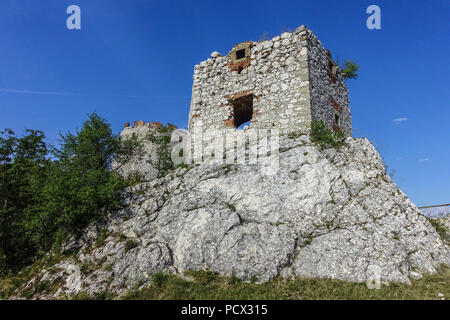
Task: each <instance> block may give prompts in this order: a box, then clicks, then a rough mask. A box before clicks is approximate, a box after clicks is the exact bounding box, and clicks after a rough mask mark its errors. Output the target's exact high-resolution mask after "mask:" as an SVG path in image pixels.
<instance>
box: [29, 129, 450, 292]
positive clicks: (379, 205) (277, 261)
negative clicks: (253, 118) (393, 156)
mask: <svg viewBox="0 0 450 320" xmlns="http://www.w3.org/2000/svg"><path fill="white" fill-rule="evenodd" d="M280 142H281V149H280V168H279V171H278V173H277V174H276V175H273V176H266V175H263V174H261V170H260V168H259V166H258V165H208V164H205V163H204V164H201V165H195V166H190V167H188V168H180V169H177V170H176V171H174V172H173V173H171V174H169V175H168V176H167V177H165V178H162V179H156V180H153V181H150V182H146V183H142V184H139V185H136V186H134V187H132V188H130V189H129V190H127V191H126V192H125V193H124V195H123V202H124V204H125V205H127V207H126V208H125V209H123V210H120V211H117V212H114V213H111V214H110V216H109V217H108V219H107V220H106V221H105V222H104V223H102V224H97V225H95V226H91V227H89V228H88V229H87V230H86V232H85V233H84V234H83V236H82V237H81V238H79V240H76V239H72V240H71V241H70V242H71V243H72V244H71V247H73V248H78V249H76V250H78V253H77V254H76V258H67V259H66V260H64V261H62V262H61V263H59V264H57V265H55V266H53V267H52V268H50V269H46V270H43V271H42V274H44V275H46V274H47V275H51V276H47V278H48V279H50V280H51V281H56V279H58V278H62V279H63V281H62V283H63V285H62V287H61V288H60V289H59V290H58V292H57V293H56V294H54V295H52V296H47V297H44V298H52V297H53V298H54V297H56V296H58V295H61V294H67V295H71V294H75V293H77V292H79V291H80V290H83V291H85V292H87V293H94V292H101V291H107V292H112V293H115V294H123V293H125V292H127V291H128V290H129V289H130V288H136V287H139V286H145V285H147V284H148V283H149V281H150V279H151V278H152V276H153V275H154V274H155V273H156V272H158V271H163V270H167V271H170V272H174V273H180V274H181V273H182V272H183V271H185V270H189V269H194V270H201V269H209V270H212V271H216V272H218V273H220V274H222V275H231V274H234V275H236V276H237V277H239V278H241V279H244V280H250V279H252V278H257V279H258V280H259V281H267V280H269V279H271V278H273V277H275V276H277V275H280V274H281V275H282V276H284V277H294V276H302V277H320V278H332V279H342V280H348V281H358V282H359V281H366V280H367V279H368V277H369V276H371V275H373V270H378V272H379V275H380V279H381V281H383V282H391V281H396V282H406V283H407V282H409V278H410V277H411V278H414V279H417V278H420V277H421V276H422V274H423V273H434V272H436V270H437V269H438V268H439V266H440V265H441V264H447V265H448V264H450V251H449V248H448V247H447V246H446V245H445V244H444V243H443V241H442V240H441V239H440V237H439V235H438V234H437V232H436V230H435V229H434V228H433V227H432V225H431V224H430V223H429V221H428V220H427V219H426V218H425V217H424V216H423V215H422V214H421V213H420V211H419V210H418V209H417V208H416V206H415V205H414V204H413V203H412V202H411V201H410V200H409V199H408V197H407V196H406V195H405V194H404V193H403V192H402V191H400V190H399V188H398V187H397V186H396V185H395V183H394V182H393V181H392V180H391V178H390V177H389V175H387V174H386V170H385V167H384V165H383V162H382V159H381V157H380V155H379V154H378V153H377V151H376V150H375V148H374V147H373V145H372V144H371V143H370V142H369V141H368V140H367V139H353V138H347V139H346V145H345V146H344V147H342V148H341V149H340V150H335V149H327V150H324V151H320V150H319V149H318V148H316V147H315V146H314V145H313V144H311V143H310V142H309V138H308V136H301V137H299V138H295V139H294V138H293V139H290V138H287V137H281V140H280ZM102 230H103V231H102ZM101 232H103V233H105V232H106V234H107V235H108V236H107V238H106V239H105V240H104V241H103V243H100V244H99V243H98V238H99V235H100V234H101ZM76 241H78V242H79V243H78V244H74V242H76ZM96 242H97V243H96ZM86 265H89V266H96V267H91V269H89V270H90V271H89V272H81V273H79V274H78V275H77V274H76V272H74V270H75V271H76V270H77V268H81V269H82V268H83V266H86ZM30 285H32V284H30Z"/></svg>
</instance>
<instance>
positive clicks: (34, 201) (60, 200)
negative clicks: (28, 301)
mask: <svg viewBox="0 0 450 320" xmlns="http://www.w3.org/2000/svg"><path fill="white" fill-rule="evenodd" d="M44 140H45V135H44V134H43V133H42V132H41V131H36V130H26V132H25V135H24V136H23V137H22V138H18V137H16V135H15V133H14V132H13V131H12V130H10V129H6V130H4V131H2V132H0V273H4V274H5V273H7V272H10V271H17V270H18V269H20V268H21V267H23V266H25V265H27V264H30V263H31V262H33V261H34V260H36V259H37V258H39V257H40V256H42V255H43V254H44V253H45V252H47V251H48V250H49V249H51V248H52V247H53V246H55V245H56V246H57V245H59V244H61V242H62V241H64V239H65V238H66V237H67V236H68V235H70V234H75V233H77V232H79V231H81V230H82V229H83V228H84V227H86V226H87V225H88V224H89V223H91V222H93V221H98V220H99V219H101V218H103V217H104V216H105V215H106V214H107V212H109V211H111V210H114V209H116V208H118V207H119V196H118V195H119V192H120V191H121V190H122V189H123V188H124V187H126V186H128V185H129V184H130V183H131V181H127V180H124V179H123V178H122V177H120V176H118V175H117V174H115V172H113V171H112V170H111V164H112V161H113V158H114V157H115V159H120V160H121V161H126V160H127V159H128V158H129V157H130V156H131V155H132V154H133V152H134V151H135V149H137V148H138V147H139V146H138V145H136V144H133V142H130V141H125V142H122V141H120V140H119V139H118V137H117V136H116V135H114V134H113V133H112V131H111V127H110V124H108V123H107V122H106V121H105V120H104V119H103V118H101V117H100V116H99V115H97V114H96V113H93V114H91V115H90V116H89V119H88V120H87V121H86V122H85V123H84V124H83V126H82V128H81V130H80V131H77V132H76V134H71V133H68V134H66V135H61V144H60V146H59V147H48V146H47V145H46V143H45V142H44Z"/></svg>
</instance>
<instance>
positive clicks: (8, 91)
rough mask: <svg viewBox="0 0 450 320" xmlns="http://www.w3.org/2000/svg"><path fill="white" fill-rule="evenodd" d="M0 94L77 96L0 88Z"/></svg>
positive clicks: (75, 94)
mask: <svg viewBox="0 0 450 320" xmlns="http://www.w3.org/2000/svg"><path fill="white" fill-rule="evenodd" d="M0 92H7V93H19V94H43V95H58V96H78V95H79V94H77V93H70V92H56V91H31V90H20V89H5V88H0Z"/></svg>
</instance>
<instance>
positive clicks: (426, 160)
mask: <svg viewBox="0 0 450 320" xmlns="http://www.w3.org/2000/svg"><path fill="white" fill-rule="evenodd" d="M428 161H431V160H430V159H428V158H423V159H419V162H428Z"/></svg>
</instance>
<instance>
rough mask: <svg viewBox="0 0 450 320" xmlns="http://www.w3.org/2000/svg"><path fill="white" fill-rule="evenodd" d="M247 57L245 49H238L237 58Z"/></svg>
mask: <svg viewBox="0 0 450 320" xmlns="http://www.w3.org/2000/svg"><path fill="white" fill-rule="evenodd" d="M242 58H245V49H241V50H237V51H236V60H239V59H242Z"/></svg>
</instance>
